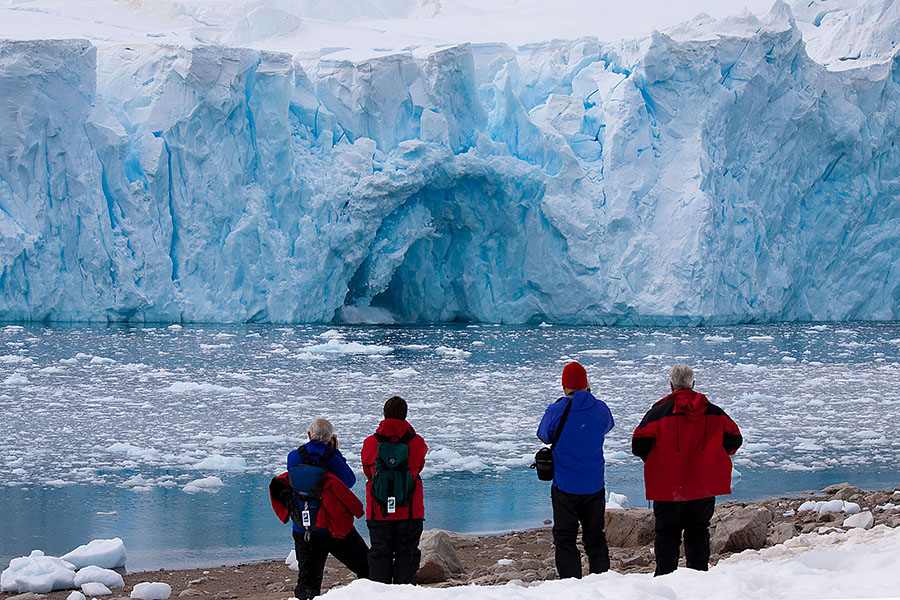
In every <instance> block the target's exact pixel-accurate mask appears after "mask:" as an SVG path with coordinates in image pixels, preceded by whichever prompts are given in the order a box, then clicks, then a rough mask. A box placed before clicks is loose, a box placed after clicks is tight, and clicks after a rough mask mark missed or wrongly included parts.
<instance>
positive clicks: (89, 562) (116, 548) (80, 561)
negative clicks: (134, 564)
mask: <svg viewBox="0 0 900 600" xmlns="http://www.w3.org/2000/svg"><path fill="white" fill-rule="evenodd" d="M62 559H63V560H65V561H68V562H70V563H72V564H73V565H74V566H75V568H76V569H83V568H84V567H89V566H95V567H100V568H103V569H115V568H116V567H124V566H125V543H124V542H123V541H122V540H121V538H112V539H111V540H93V541H91V542H89V543H87V544H84V545H82V546H78V547H77V548H75V549H74V550H72V551H71V552H69V553H68V554H64V555H63V556H62ZM94 581H101V580H99V579H98V580H94Z"/></svg>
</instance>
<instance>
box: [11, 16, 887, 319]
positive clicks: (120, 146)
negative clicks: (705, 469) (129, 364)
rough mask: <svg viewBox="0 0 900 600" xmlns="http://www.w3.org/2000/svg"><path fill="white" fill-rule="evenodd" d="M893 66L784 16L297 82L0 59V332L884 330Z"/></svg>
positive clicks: (52, 45)
mask: <svg viewBox="0 0 900 600" xmlns="http://www.w3.org/2000/svg"><path fill="white" fill-rule="evenodd" d="M898 128H900V58H898V57H897V56H894V58H893V60H889V61H886V62H882V63H880V64H874V65H871V66H867V67H865V68H859V69H849V70H844V71H834V70H828V69H826V68H825V67H824V66H822V65H821V64H819V63H817V62H815V61H813V60H812V59H810V58H809V56H808V55H807V53H806V50H805V47H804V42H803V39H802V35H801V33H800V30H799V29H798V27H797V26H796V23H795V22H794V20H793V18H792V15H791V13H790V10H789V8H788V7H787V6H786V5H784V4H779V5H776V7H775V8H774V9H773V11H772V12H771V13H770V14H769V15H767V16H766V17H765V18H764V19H763V20H757V19H756V18H755V17H753V16H751V15H749V14H745V15H743V16H741V17H738V18H734V19H731V20H729V21H727V22H720V23H708V22H704V20H703V19H702V18H700V19H698V20H697V21H696V22H695V23H694V24H693V25H692V27H691V28H689V30H685V29H683V28H682V29H679V30H674V31H671V32H669V33H666V34H664V33H655V34H653V35H652V36H651V37H649V38H646V39H642V40H636V41H628V42H617V43H604V42H598V41H597V40H596V39H579V40H575V41H552V42H546V43H542V44H533V45H528V46H523V47H519V48H512V47H510V46H507V45H505V44H486V45H485V44H482V45H474V46H473V45H460V46H454V47H449V48H442V49H436V50H424V49H419V50H415V51H412V52H401V53H391V54H388V53H384V54H379V55H375V56H372V55H369V56H366V57H364V58H363V57H358V56H354V54H353V53H352V52H350V51H346V52H332V53H329V54H324V55H323V56H321V57H319V58H317V59H315V60H309V59H308V58H305V57H301V56H291V55H288V54H278V53H271V52H265V51H257V50H249V49H241V48H228V47H221V46H200V47H196V48H193V49H185V48H180V47H165V46H150V45H147V46H109V47H104V48H102V49H97V48H95V47H94V46H92V45H91V44H90V43H89V42H86V41H82V40H64V41H30V42H3V43H0V320H7V321H9V320H37V321H43V320H46V321H107V320H109V321H137V322H141V321H176V322H177V321H194V322H203V321H213V322H243V321H251V322H252V321H262V322H323V321H330V320H333V319H345V320H351V321H352V320H371V319H385V320H392V319H393V320H397V321H453V320H462V321H465V320H476V321H488V322H506V323H524V322H540V321H542V320H545V321H552V322H569V323H610V324H611V323H615V324H640V323H685V324H698V323H724V322H746V321H771V320H839V319H876V320H881V319H898V318H900V260H898V259H900V239H898V238H900V202H898V200H897V198H898V195H900V150H898V147H897V142H898V139H900V138H898Z"/></svg>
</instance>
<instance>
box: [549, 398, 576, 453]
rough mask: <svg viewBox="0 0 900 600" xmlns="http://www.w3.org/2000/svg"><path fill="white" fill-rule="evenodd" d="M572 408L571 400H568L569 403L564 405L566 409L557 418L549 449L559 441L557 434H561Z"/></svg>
mask: <svg viewBox="0 0 900 600" xmlns="http://www.w3.org/2000/svg"><path fill="white" fill-rule="evenodd" d="M570 410H572V400H569V403H568V404H567V405H566V410H564V411H563V414H562V417H560V418H559V425H558V426H557V427H556V435H554V436H553V443H552V444H550V450H553V448H554V447H555V446H556V442H558V441H559V436H561V435H562V430H563V427H565V426H566V420H568V418H569V411H570Z"/></svg>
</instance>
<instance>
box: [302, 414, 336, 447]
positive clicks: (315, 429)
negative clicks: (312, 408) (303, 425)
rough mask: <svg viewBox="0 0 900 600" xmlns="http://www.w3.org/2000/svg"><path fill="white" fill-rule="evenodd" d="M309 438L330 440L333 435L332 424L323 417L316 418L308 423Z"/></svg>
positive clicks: (323, 440)
mask: <svg viewBox="0 0 900 600" xmlns="http://www.w3.org/2000/svg"><path fill="white" fill-rule="evenodd" d="M308 433H309V438H310V439H311V440H319V441H320V442H330V441H331V436H333V435H334V426H333V425H332V424H331V423H329V422H328V421H326V420H325V419H316V420H315V421H313V422H312V423H310V424H309V430H308Z"/></svg>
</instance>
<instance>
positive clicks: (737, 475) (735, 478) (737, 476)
mask: <svg viewBox="0 0 900 600" xmlns="http://www.w3.org/2000/svg"><path fill="white" fill-rule="evenodd" d="M743 477H744V475H743V474H742V473H741V472H740V471H738V470H737V469H735V468H734V467H732V468H731V487H734V486H736V485H737V484H738V483H740V481H741V479H742V478H743Z"/></svg>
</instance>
